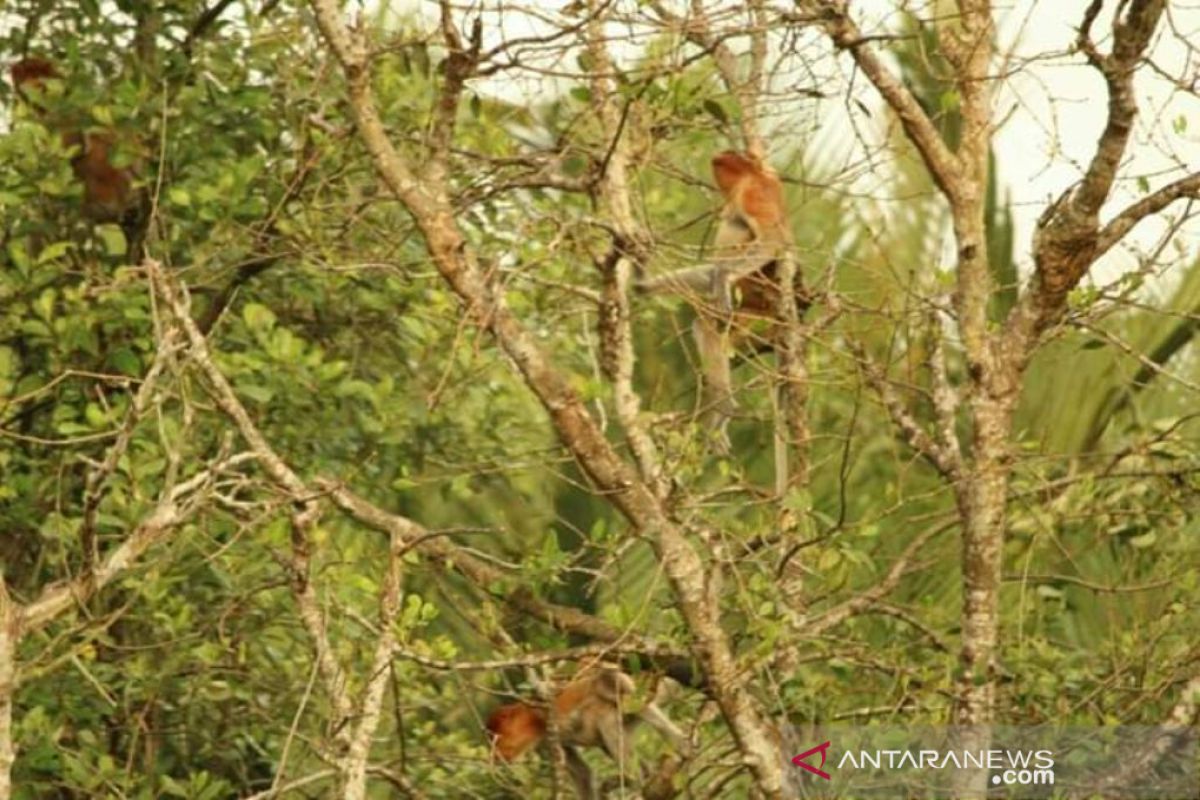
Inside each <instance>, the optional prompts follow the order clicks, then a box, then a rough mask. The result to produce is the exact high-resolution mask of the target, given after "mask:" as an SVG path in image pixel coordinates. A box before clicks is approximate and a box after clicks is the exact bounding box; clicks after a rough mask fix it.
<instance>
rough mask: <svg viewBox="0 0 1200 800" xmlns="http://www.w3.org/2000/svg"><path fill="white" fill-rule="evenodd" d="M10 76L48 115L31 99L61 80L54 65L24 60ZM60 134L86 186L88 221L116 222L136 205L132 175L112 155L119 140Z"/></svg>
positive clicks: (23, 95) (96, 135) (108, 136)
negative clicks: (115, 162) (52, 82)
mask: <svg viewBox="0 0 1200 800" xmlns="http://www.w3.org/2000/svg"><path fill="white" fill-rule="evenodd" d="M9 75H10V76H11V78H12V82H13V88H15V89H16V91H17V94H18V95H19V96H20V97H21V99H22V100H24V101H25V103H26V104H27V105H29V107H30V108H32V109H33V110H34V111H35V112H36V113H37V114H38V115H39V116H42V117H44V116H45V111H46V110H45V108H43V107H42V106H41V105H40V104H39V103H38V101H37V100H36V99H35V98H34V97H31V96H30V90H35V91H36V92H37V93H38V94H41V93H42V92H45V90H46V81H47V80H50V79H55V78H61V76H60V74H59V72H58V69H57V68H56V67H55V66H54V64H53V63H51V62H49V61H47V60H46V59H44V58H36V57H31V58H25V59H22V60H20V61H18V62H16V63H15V64H13V65H12V66H11V67H9ZM53 127H55V128H57V129H58V130H59V131H60V136H61V137H62V143H63V145H64V146H65V147H67V148H70V149H72V150H75V151H76V153H75V155H74V156H72V158H71V168H72V170H73V171H74V173H75V177H76V178H78V179H79V181H80V183H82V184H83V209H84V213H85V214H86V215H87V216H88V218H89V219H92V220H94V221H97V222H115V221H119V220H120V219H121V218H122V216H123V215H124V214H125V212H126V211H128V210H129V209H130V208H131V207H132V206H133V201H134V191H133V173H132V171H130V170H129V169H126V168H121V167H114V166H113V164H112V153H113V151H114V150H115V149H116V146H117V140H116V138H115V137H114V136H113V134H111V133H109V132H103V133H84V132H80V131H76V130H70V129H68V130H63V129H62V126H61V125H57V126H53Z"/></svg>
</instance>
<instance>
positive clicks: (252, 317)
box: [242, 303, 275, 331]
mask: <svg viewBox="0 0 1200 800" xmlns="http://www.w3.org/2000/svg"><path fill="white" fill-rule="evenodd" d="M242 319H243V320H245V321H246V327H248V328H249V329H250V330H252V331H267V330H270V329H271V328H273V327H275V312H274V311H272V310H271V309H269V308H267V307H266V306H264V305H262V304H261V303H247V304H246V306H245V308H243V309H242Z"/></svg>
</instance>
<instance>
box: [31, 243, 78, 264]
mask: <svg viewBox="0 0 1200 800" xmlns="http://www.w3.org/2000/svg"><path fill="white" fill-rule="evenodd" d="M74 246H75V245H74V244H73V243H72V242H54V243H53V244H48V245H46V246H45V247H43V248H42V251H41V252H40V253H38V257H37V263H38V264H48V263H49V262H51V261H57V260H58V259H60V258H62V257H63V256H65V255H66V254H67V253H69V252H70V251H71V248H73V247H74Z"/></svg>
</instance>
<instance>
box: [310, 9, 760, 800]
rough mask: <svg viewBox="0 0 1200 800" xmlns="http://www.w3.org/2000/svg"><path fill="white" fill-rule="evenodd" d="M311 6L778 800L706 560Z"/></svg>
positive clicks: (373, 139) (398, 184)
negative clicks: (626, 526)
mask: <svg viewBox="0 0 1200 800" xmlns="http://www.w3.org/2000/svg"><path fill="white" fill-rule="evenodd" d="M311 5H312V8H313V11H314V13H315V16H316V18H317V24H318V26H319V27H320V29H321V32H322V34H323V35H324V37H325V40H326V42H327V43H328V44H329V46H330V49H331V50H332V52H333V54H334V56H335V57H336V58H337V59H338V61H339V62H341V64H342V66H343V68H344V71H345V74H346V79H347V84H348V90H349V99H350V106H351V109H352V110H353V113H354V117H355V121H356V124H357V127H358V131H359V135H360V136H361V137H362V141H363V143H364V145H365V147H366V149H367V151H368V152H369V153H370V154H371V157H372V159H373V160H374V162H375V167H376V170H377V171H378V173H379V175H380V177H381V178H382V179H383V181H384V183H386V184H387V185H388V187H389V188H390V189H391V190H392V192H393V193H394V194H395V195H396V197H397V198H398V199H399V200H400V201H401V202H403V203H404V204H405V206H407V208H408V210H409V212H410V213H411V214H412V215H413V218H414V219H415V220H416V222H417V225H418V227H419V228H420V229H421V232H422V233H423V234H424V236H425V241H426V245H427V247H428V249H429V253H430V255H431V257H432V260H433V262H434V264H435V265H436V267H437V269H438V270H439V272H441V274H442V276H443V277H444V278H445V279H446V281H447V282H448V283H449V284H450V286H451V287H452V288H453V289H454V291H455V292H456V293H457V294H458V296H459V297H460V298H461V299H462V300H463V302H464V303H465V304H466V311H467V314H468V316H469V318H470V319H472V320H473V321H474V322H475V324H477V325H478V326H479V327H480V328H482V329H484V330H486V331H488V332H490V333H491V334H493V335H494V336H495V337H496V339H497V341H498V342H499V344H500V346H501V347H502V348H503V350H504V352H505V353H506V354H507V355H508V357H509V358H510V359H511V360H512V362H513V364H514V365H515V366H516V367H517V369H518V370H519V371H520V373H521V375H522V376H523V377H524V379H525V382H526V384H527V385H528V386H529V387H530V389H532V390H533V392H534V394H536V395H537V397H538V399H539V400H540V401H541V402H542V405H543V406H544V408H545V409H546V411H547V412H548V413H549V415H550V419H551V421H552V422H553V424H554V427H555V429H556V430H557V431H558V434H559V437H560V439H561V440H562V441H563V443H564V444H565V445H566V446H567V447H568V448H569V449H570V451H571V452H572V454H573V455H574V456H575V457H576V458H577V459H578V460H579V463H580V465H581V466H582V467H583V469H584V471H585V472H586V473H587V474H588V475H589V476H590V477H591V479H592V480H593V481H595V483H596V484H597V486H599V487H600V489H601V490H602V491H604V493H605V497H606V498H608V499H609V500H610V502H612V503H613V504H614V505H615V506H616V507H617V508H618V509H620V510H621V512H622V513H624V514H625V515H626V516H627V517H628V518H629V520H630V521H631V522H632V523H633V524H634V526H635V527H637V528H638V529H639V530H641V531H643V532H644V533H645V534H646V535H647V536H648V538H649V540H650V543H651V545H652V546H653V547H654V550H655V555H656V556H657V558H658V560H659V563H660V564H662V566H663V570H664V572H665V573H666V575H667V578H668V581H669V583H670V585H671V587H672V589H673V590H674V592H675V596H676V599H677V603H678V606H679V610H680V612H681V614H682V616H683V618H684V620H685V622H686V623H687V626H688V630H689V632H690V633H691V635H692V636H693V637H694V641H693V643H692V650H693V652H694V653H695V655H696V657H697V660H698V662H699V664H700V666H701V668H702V669H703V670H704V672H705V675H706V677H707V679H708V682H709V685H710V686H711V687H712V691H713V695H714V697H715V698H716V700H717V703H718V705H719V706H720V708H721V712H722V714H723V716H724V718H725V721H726V723H727V724H728V725H729V727H730V729H731V730H732V732H733V734H734V738H735V740H736V741H737V743H738V746H739V749H740V750H741V754H742V757H743V759H744V761H745V763H746V765H747V766H748V767H749V768H750V770H751V773H752V775H753V776H754V779H755V782H756V784H757V786H758V789H759V790H760V791H761V792H762V793H763V794H764V795H766V796H767V797H770V798H777V797H780V796H781V794H782V791H783V789H782V785H783V770H782V767H781V764H780V763H779V758H778V753H777V750H776V747H775V744H774V742H773V740H772V735H771V732H770V728H769V726H768V724H767V723H766V721H765V720H764V719H763V716H762V713H761V711H760V710H759V708H758V707H757V704H756V703H755V701H754V700H753V698H752V697H751V695H750V694H749V693H748V692H747V691H746V690H745V688H744V687H743V686H742V685H741V684H740V682H739V681H738V679H737V669H736V664H735V661H734V657H733V649H732V646H731V642H730V641H729V638H728V634H727V633H726V631H725V630H724V628H723V627H722V624H721V603H720V597H719V595H718V594H717V593H716V592H715V588H716V586H715V584H714V583H710V582H709V581H707V580H706V569H705V564H704V561H703V560H702V559H701V558H700V555H699V554H698V553H697V552H696V550H695V548H694V546H693V545H692V543H691V542H690V541H689V540H688V538H687V537H686V536H685V535H684V532H683V531H682V530H681V529H680V528H679V527H678V526H677V525H676V524H674V522H673V521H672V520H671V519H670V518H669V517H668V516H667V514H666V513H665V510H664V509H663V507H662V505H661V503H660V502H659V500H658V498H657V497H656V496H655V494H654V492H653V491H652V490H651V489H650V488H649V487H648V486H647V485H646V484H645V483H643V482H642V481H641V479H640V478H639V476H638V475H637V473H636V472H635V471H634V470H632V469H631V468H630V467H629V465H628V464H627V463H625V462H624V461H623V460H622V459H621V458H620V457H619V456H618V455H617V453H616V452H615V451H614V450H613V448H612V445H611V444H610V443H609V442H608V441H607V439H606V438H605V437H604V435H603V432H602V431H601V430H600V428H599V426H597V425H596V423H595V420H593V419H592V417H591V415H590V414H589V413H588V411H587V409H586V407H585V406H584V404H583V403H582V401H581V400H580V398H579V396H578V395H577V394H576V393H575V392H574V391H573V390H572V389H571V387H570V384H569V382H568V381H567V379H566V376H565V375H563V374H562V373H561V372H559V371H558V370H557V369H555V368H554V367H553V366H552V365H551V364H550V363H549V361H548V359H547V356H546V354H545V353H544V352H543V351H542V349H541V347H540V346H539V345H538V343H537V341H536V340H535V339H534V337H532V336H531V335H530V333H529V331H528V330H526V329H525V328H524V326H522V325H521V323H520V322H519V321H518V320H517V319H516V318H515V317H514V316H513V315H512V313H511V312H510V311H509V309H508V308H507V306H506V304H505V302H504V298H503V294H502V293H500V292H498V291H497V289H496V287H494V286H491V285H489V284H488V282H487V281H486V279H485V278H484V276H483V274H482V272H481V270H480V268H479V265H478V263H477V262H476V259H475V254H474V253H473V252H472V251H471V248H470V247H469V246H468V244H467V242H466V241H465V240H464V238H463V236H462V234H461V232H460V231H459V229H458V225H457V221H456V219H455V216H454V210H453V208H452V206H451V204H450V203H449V201H448V187H447V186H446V185H445V184H444V183H441V182H436V181H424V182H418V181H417V180H415V175H414V173H413V171H412V169H411V168H410V167H409V166H408V164H407V162H406V161H405V160H404V159H403V158H402V157H401V156H400V154H399V153H398V152H397V151H396V149H395V148H394V147H393V146H392V144H391V142H390V141H389V140H388V137H387V134H386V133H385V129H384V127H383V124H382V122H381V120H380V119H379V114H378V111H377V110H376V107H375V102H374V98H373V97H372V96H371V92H370V89H369V85H368V81H367V73H366V62H365V58H364V53H365V44H364V43H363V42H362V41H358V40H356V39H354V38H353V37H351V35H350V33H349V31H347V30H346V28H345V26H344V25H343V24H342V22H341V20H340V18H339V12H338V7H337V4H336V2H334V0H312V2H311Z"/></svg>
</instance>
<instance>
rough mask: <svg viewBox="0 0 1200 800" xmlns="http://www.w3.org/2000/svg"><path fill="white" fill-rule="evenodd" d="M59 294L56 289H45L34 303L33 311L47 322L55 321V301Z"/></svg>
mask: <svg viewBox="0 0 1200 800" xmlns="http://www.w3.org/2000/svg"><path fill="white" fill-rule="evenodd" d="M57 297H58V292H56V291H54V289H43V290H42V293H41V294H40V295H38V298H37V300H34V301H33V311H34V313H35V314H37V315H38V316H39V317H41V318H42V319H43V320H45V321H46V322H50V321H51V320H52V319H54V301H55V299H56V298H57Z"/></svg>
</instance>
